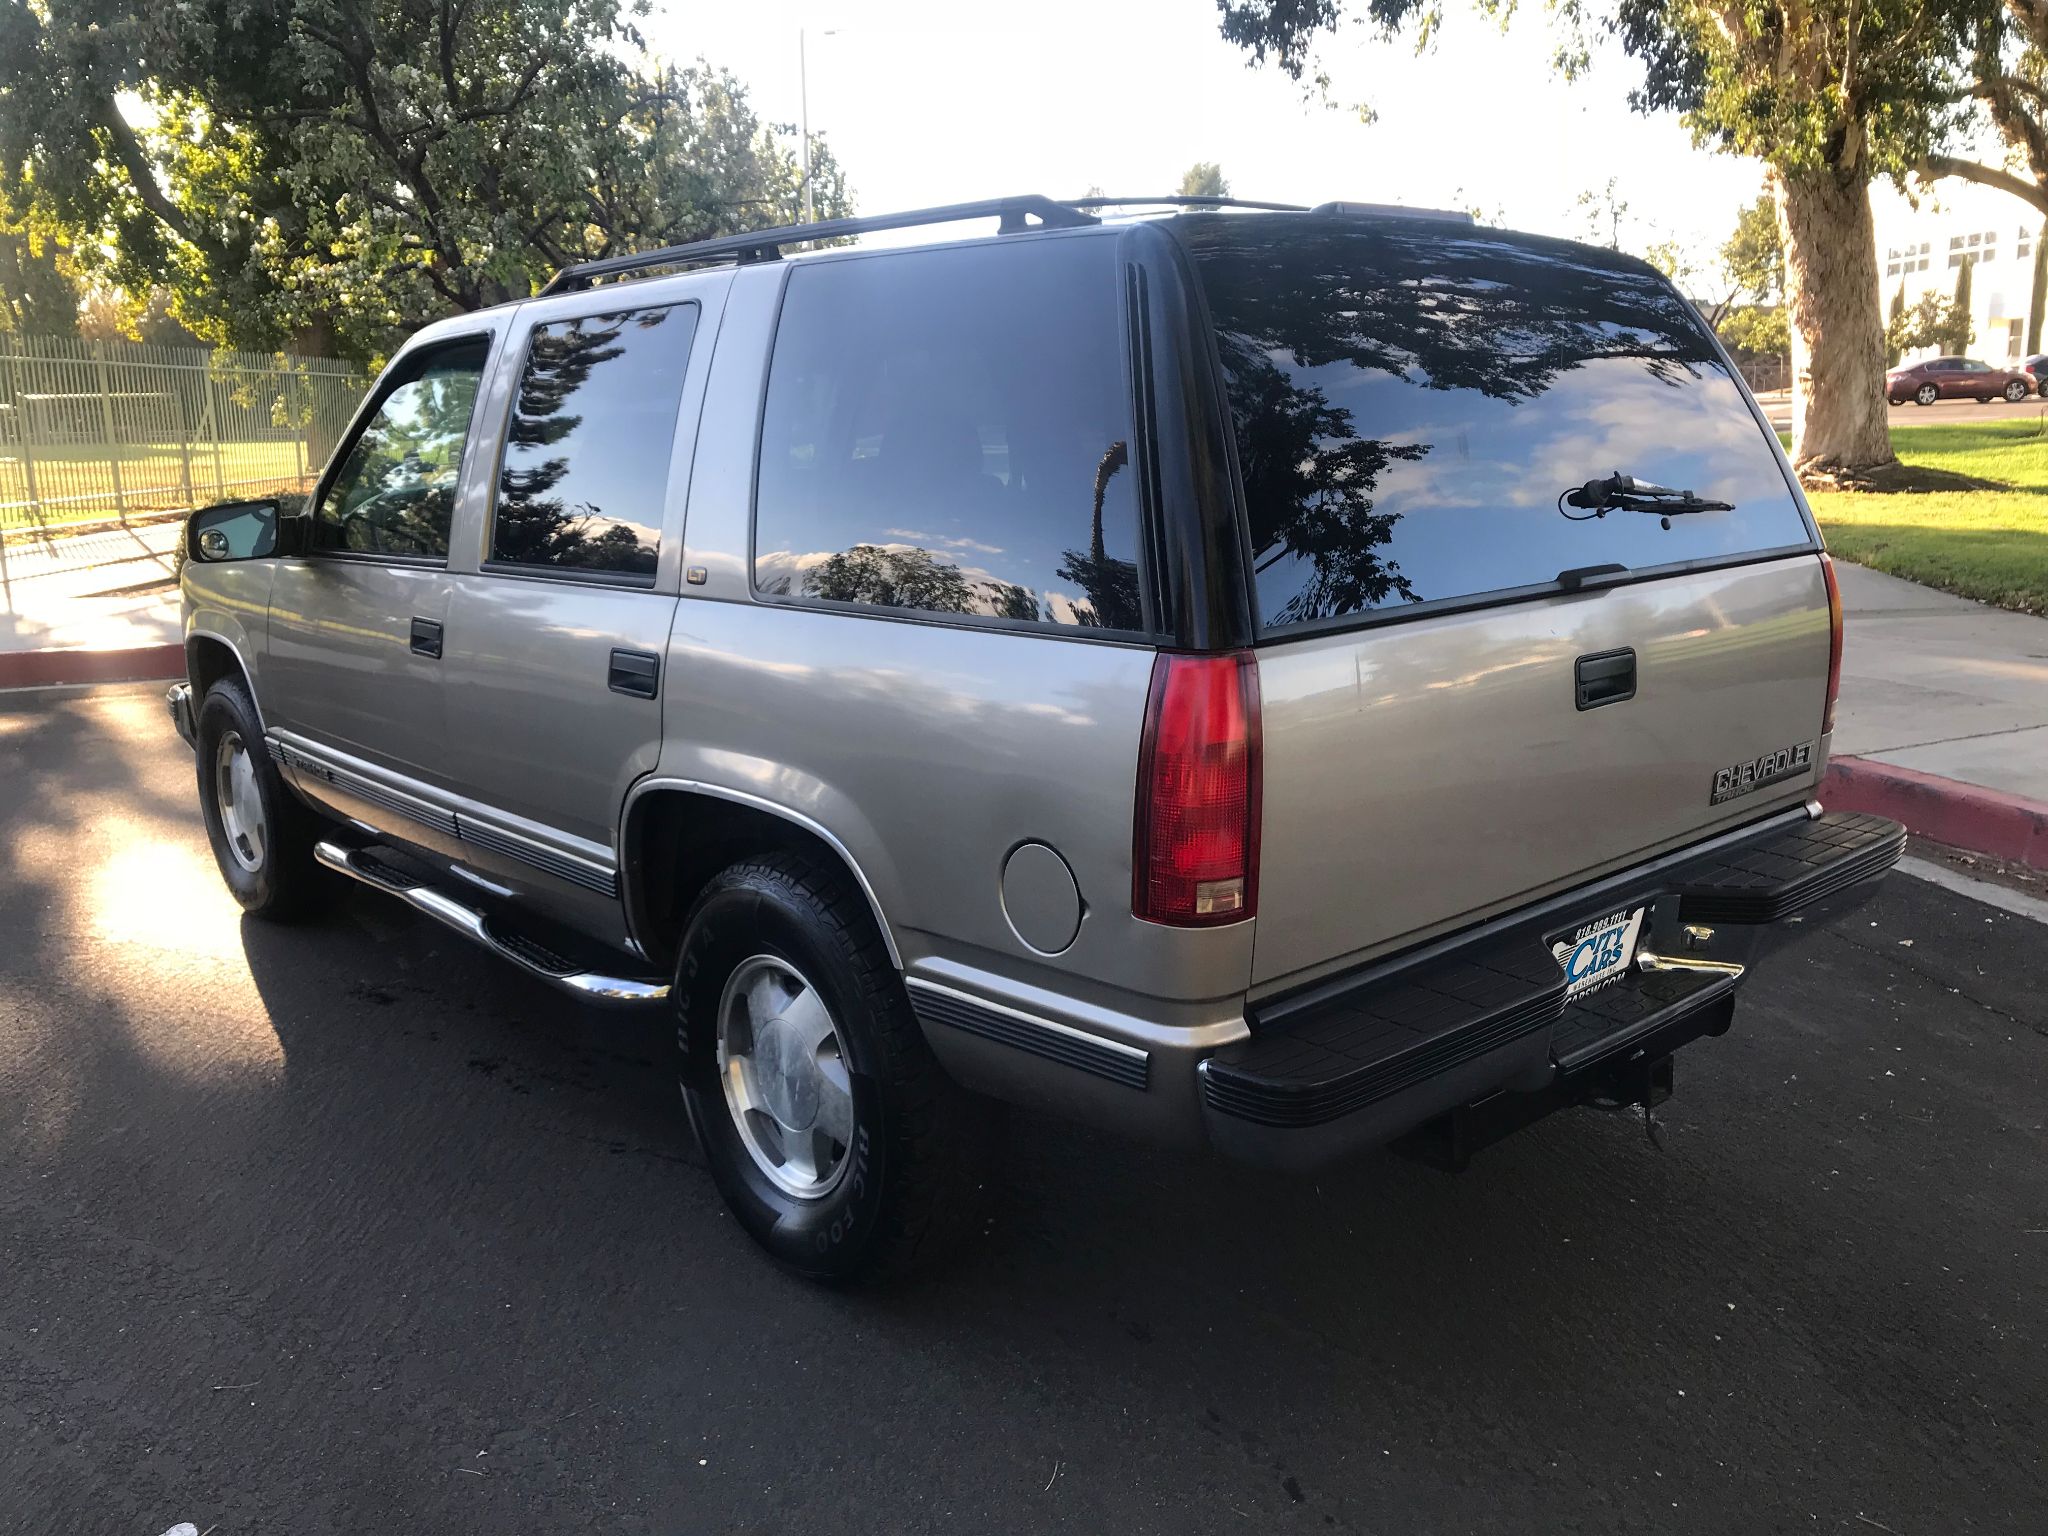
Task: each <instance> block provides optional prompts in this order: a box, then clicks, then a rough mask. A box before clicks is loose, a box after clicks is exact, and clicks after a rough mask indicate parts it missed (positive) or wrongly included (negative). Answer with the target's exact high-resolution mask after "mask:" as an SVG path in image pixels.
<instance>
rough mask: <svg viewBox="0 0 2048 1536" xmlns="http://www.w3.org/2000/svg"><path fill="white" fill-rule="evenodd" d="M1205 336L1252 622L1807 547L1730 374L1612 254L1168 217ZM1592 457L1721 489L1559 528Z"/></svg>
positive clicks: (1696, 488)
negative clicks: (1213, 361)
mask: <svg viewBox="0 0 2048 1536" xmlns="http://www.w3.org/2000/svg"><path fill="white" fill-rule="evenodd" d="M1179 228H1180V230H1181V233H1182V238H1183V239H1184V240H1185V241H1186V243H1187V245H1188V248H1189V249H1190V251H1191V252H1192V254H1193V256H1194V261H1195V266H1196V268H1197V269H1198V271H1199V272H1200V274H1201V279H1202V285H1203V288H1204V290H1205V291H1206V294H1207V297H1208V302H1209V308H1210V311H1211V313H1212V315H1213V317H1214V320H1215V324H1216V329H1217V343H1218V346H1219V348H1220V350H1221V353H1222V359H1223V367H1224V372H1225V376H1226V387H1227V390H1228V394H1229V398H1230V406H1231V411H1232V415H1233V417H1234V424H1235V427H1236V434H1237V449H1238V460H1239V466H1240V470H1241V473H1242V476H1243V480H1244V491H1245V502H1246V507H1247V511H1248V515H1249V518H1250V523H1251V543H1252V550H1253V565H1254V570H1255V573H1256V577H1255V579H1256V582H1257V590H1258V600H1259V610H1260V613H1261V615H1262V618H1263V621H1264V623H1265V625H1266V627H1268V628H1283V627H1287V626H1291V625H1297V624H1307V623H1313V622H1316V621H1318V620H1329V619H1338V618H1342V617H1344V616H1347V615H1355V614H1361V613H1365V612H1368V611H1371V610H1376V609H1389V608H1399V607H1403V606H1408V605H1412V604H1417V603H1425V602H1436V601H1441V600H1447V599H1458V598H1471V597H1473V596H1476V595H1478V594H1483V593H1491V592H1500V591H1506V590H1510V589H1514V588H1520V587H1531V586H1538V585H1543V584H1548V583H1550V582H1552V581H1554V580H1555V579H1556V577H1557V575H1558V573H1559V572H1561V571H1568V570H1576V569H1581V568H1583V567H1586V566H1593V565H1607V564H1620V565H1625V566H1628V567H1630V568H1631V569H1640V568H1643V567H1647V566H1662V565H1670V564H1673V563H1675V562H1680V561H1694V560H1712V559H1721V558H1728V557H1734V556H1740V555H1744V554H1748V553H1752V552H1754V551H1758V550H1765V549H1779V548H1786V547H1789V546H1794V545H1803V544H1806V543H1808V542H1809V540H1810V535H1809V533H1808V531H1807V527H1806V523H1805V520H1804V519H1803V518H1802V517H1801V516H1800V513H1799V508H1798V505H1797V503H1796V502H1795V501H1794V500H1793V498H1792V493H1791V491H1790V489H1789V487H1788V486H1787V484H1786V481H1785V477H1784V475H1783V473H1782V472H1781V471H1780V470H1779V468H1778V462H1777V458H1776V456H1775V455H1774V454H1773V453H1772V451H1771V447H1770V444H1769V441H1768V440H1767V439H1766V438H1765V436H1764V434H1763V429H1762V428H1761V427H1759V426H1758V424H1757V422H1756V419H1755V417H1754V416H1752V415H1751V414H1750V411H1749V408H1748V405H1747V403H1746V402H1745V401H1744V399H1743V397H1742V392H1741V389H1740V386H1739V385H1738V384H1737V383H1736V381H1735V379H1734V378H1733V377H1732V376H1731V375H1730V374H1729V372H1728V370H1727V368H1726V366H1725V365H1724V364H1723V363H1722V362H1721V361H1720V359H1719V358H1718V357H1717V356H1716V355H1715V352H1714V349H1713V346H1712V344H1711V342H1710V341H1709V339H1708V337H1707V336H1706V334H1705V332H1704V330H1703V328H1702V327H1701V325H1700V323H1699V322H1698V320H1697V318H1696V316H1695V315H1694V313H1693V311H1692V309H1691V306H1690V305H1688V304H1687V303H1686V302H1685V301H1684V300H1683V299H1682V298H1680V297H1679V295H1678V294H1677V292H1676V291H1675V290H1673V289H1672V288H1671V287H1670V285H1668V284H1667V283H1665V282H1664V281H1663V280H1662V279H1661V278H1659V277H1657V276H1655V275H1654V274H1652V273H1650V272H1648V271H1646V270H1645V269H1643V268H1642V267H1640V266H1638V265H1637V264H1636V263H1634V262H1632V261H1630V260H1628V259H1627V258H1625V257H1622V256H1619V255H1616V254H1613V253H1610V252H1606V251H1599V250H1591V249H1586V248H1581V247H1575V246H1567V245H1562V244H1558V243H1554V242H1550V241H1543V240H1535V239H1526V238H1522V237H1515V236H1507V235H1499V234H1495V233H1492V232H1490V231H1485V230H1473V231H1465V230H1452V231H1447V230H1446V228H1445V227H1444V226H1442V225H1416V226H1414V227H1403V226H1397V225H1392V224H1368V223H1363V222H1360V221H1357V220H1352V219H1337V218H1314V217H1305V216H1301V215H1295V216H1292V217H1288V216H1280V217H1275V218H1262V217H1258V216H1219V215H1213V214H1212V215H1203V216H1201V217H1198V218H1192V219H1184V220H1181V221H1179ZM1615 472H1619V473H1621V474H1624V475H1629V476H1632V477H1633V478H1635V479H1637V480H1642V481H1648V482H1651V483H1653V484H1657V485H1663V486H1670V487H1673V488H1675V489H1679V490H1689V491H1693V492H1695V493H1696V494H1698V495H1699V496H1702V497H1706V498H1708V499H1711V500H1714V501H1725V502H1730V503H1732V504H1733V506H1734V510H1733V511H1731V512H1703V513H1694V514H1690V515H1685V516H1676V517H1673V518H1671V519H1670V522H1671V526H1670V527H1669V528H1668V529H1667V528H1665V527H1663V526H1662V524H1661V521H1660V519H1659V518H1658V517H1656V516H1651V515H1645V514H1643V513H1637V512H1624V511H1610V512H1608V513H1607V515H1606V516H1604V517H1597V518H1595V517H1588V518H1586V519H1585V520H1583V521H1572V520H1570V519H1569V518H1567V517H1566V516H1565V515H1563V514H1562V513H1560V511H1559V509H1558V498H1559V496H1560V494H1561V493H1562V492H1564V491H1566V490H1568V489H1570V488H1572V487H1574V486H1578V485H1581V484H1583V483H1585V482H1586V481H1588V480H1591V479H1595V478H1599V477H1604V476H1607V475H1610V474H1613V473H1615Z"/></svg>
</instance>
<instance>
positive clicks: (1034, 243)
mask: <svg viewBox="0 0 2048 1536" xmlns="http://www.w3.org/2000/svg"><path fill="white" fill-rule="evenodd" d="M1117 271H1118V267H1117V262H1116V254H1115V242H1114V241H1113V240H1108V239H1101V238H1080V239H1074V238H1067V239H1059V238H1055V239H1046V240H1036V239H1016V240H1006V241H1003V242H1000V243H995V244H990V245H975V246H961V247H957V248H952V249H944V248H942V249H937V250H929V251H915V252H903V253H900V254H894V253H892V254H881V255H875V256H860V257H854V258H851V259H830V260H821V261H817V262H812V263H804V264H800V265H798V266H797V267H796V268H795V269H794V270H793V271H791V273H790V274H789V283H788V288H787V290H786V291H785V293H784V297H783V305H782V314H781V318H780V320H779V321H778V323H777V327H776V338H775V353H774V357H773V360H772V361H771V363H770V366H769V374H768V395H767V400H766V402H765V405H764V407H763V411H762V426H761V448H760V455H761V456H760V470H759V475H758V478H757V481H756V491H755V510H754V586H755V590H756V591H757V592H759V593H760V594H761V595H763V596H765V597H769V598H785V599H796V600H809V601H815V602H821V603H828V604H838V605H849V606H852V607H856V608H863V609H870V610H885V611H892V612H896V613H902V614H916V615H926V616H945V617H948V618H952V619H960V620H968V621H977V620H981V621H999V622H1006V623H1011V624H1020V623H1021V624H1035V625H1043V626H1049V627H1055V628H1063V629H1079V630H1115V631H1132V630H1139V629H1142V628H1143V627H1144V615H1143V612H1142V604H1141V600H1140V596H1139V592H1140V587H1139V568H1138V541H1139V533H1138V496H1137V491H1136V487H1135V483H1134V475H1135V471H1134V470H1133V468H1132V466H1131V452H1130V443H1131V434H1132V425H1131V423H1132V414H1131V402H1130V392H1129V388H1128V385H1127V383H1126V374H1125V368H1124V351H1123V343H1122V331H1121V325H1120V301H1119V297H1118V289H1117Z"/></svg>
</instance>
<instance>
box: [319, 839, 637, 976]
mask: <svg viewBox="0 0 2048 1536" xmlns="http://www.w3.org/2000/svg"><path fill="white" fill-rule="evenodd" d="M313 857H314V858H316V859H318V860H319V861H320V862H321V863H322V864H325V865H326V866H327V867H328V868H329V869H331V870H333V871H334V872H335V873H336V874H340V875H346V876H348V878H349V879H351V880H359V881H361V882H362V883H363V884H364V885H367V886H369V887H371V888H372V889H373V890H379V891H382V892H384V894H385V895H387V896H396V897H397V898H398V899H399V900H400V901H402V902H404V903H405V904H406V905H407V906H409V907H411V908H413V909H414V910H415V911H418V912H424V913H426V915H427V916H428V917H431V918H433V919H434V921H436V922H437V923H440V924H442V925H444V926H445V927H449V928H453V929H454V930H455V931H456V932H457V933H459V934H461V935H462V936H463V937H464V938H466V939H471V940H473V941H475V942H476V943H478V944H481V945H482V946H483V947H484V948H485V949H488V950H489V951H491V953H493V954H494V955H497V956H498V957H499V958H501V959H504V960H509V961H511V962H512V963H513V964H514V965H516V966H518V967H519V968H520V969H521V970H523V971H525V972H526V973H527V974H528V975H531V976H538V977H539V978H540V979H541V980H542V981H545V982H548V983H550V984H551V985H553V986H555V987H558V988H560V989H561V990H562V991H564V992H567V993H569V994H570V995H571V996H572V997H579V998H581V999H583V1001H585V1002H587V1003H605V1004H612V1005H620V1006H634V1005H638V1004H643V1003H661V1002H665V1001H667V999H668V991H669V987H668V983H667V982H665V981H652V980H648V979H646V978H644V977H632V976H602V975H599V974H597V973H596V972H594V971H586V970H583V969H582V968H580V967H579V966H577V965H576V963H575V962H574V961H572V960H568V959H566V958H564V957H563V956H561V955H557V954H555V953H553V952H552V951H551V950H549V949H548V948H547V947H546V946H545V945H542V944H539V943H536V942H535V941H534V940H532V939H529V938H527V937H525V936H524V935H523V934H516V933H500V932H497V931H496V930H494V929H493V928H492V927H491V922H490V919H489V918H488V917H486V916H485V915H484V914H483V913H482V912H480V911H478V910H477V909H476V908H475V907H472V906H470V905H468V904H467V903H465V902H460V901H457V900H456V899H455V898H454V897H452V896H450V895H448V894H447V893H446V892H445V891H438V890H436V889H434V887H432V886H430V885H422V884H420V883H419V882H418V881H416V880H414V879H413V878H412V877H411V876H410V875H408V874H406V873H404V872H403V871H401V870H399V869H397V868H395V867H393V866H392V865H389V864H386V863H385V862H384V861H383V860H381V859H379V858H378V857H377V856H376V851H375V850H374V849H369V848H350V847H348V846H346V845H345V844H342V843H334V842H319V843H315V844H314V845H313Z"/></svg>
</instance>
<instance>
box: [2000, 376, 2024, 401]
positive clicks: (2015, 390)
mask: <svg viewBox="0 0 2048 1536" xmlns="http://www.w3.org/2000/svg"><path fill="white" fill-rule="evenodd" d="M2005 398H2006V399H2008V400H2010V401H2011V402H2012V403H2013V404H2014V405H2018V404H2019V403H2020V402H2021V401H2022V400H2024V399H2026V398H2027V386H2026V384H2025V383H2024V382H2023V381H2021V380H2019V379H2014V380H2012V381H2011V382H2010V383H2008V384H2007V385H2006V386H2005Z"/></svg>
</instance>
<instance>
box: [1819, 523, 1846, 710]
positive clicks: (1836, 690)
mask: <svg viewBox="0 0 2048 1536" xmlns="http://www.w3.org/2000/svg"><path fill="white" fill-rule="evenodd" d="M1820 568H1821V574H1823V575H1824V576H1826V577H1827V581H1828V707H1827V712H1826V713H1825V714H1823V715H1822V716H1821V722H1820V728H1821V729H1822V730H1823V731H1832V730H1833V729H1834V728H1835V698H1836V696H1837V695H1838V694H1840V693H1841V691H1842V586H1841V583H1840V582H1838V581H1837V580H1836V579H1835V562H1834V561H1833V560H1831V559H1829V558H1828V556H1827V555H1826V554H1825V553H1823V554H1822V555H1821V557H1820Z"/></svg>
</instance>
